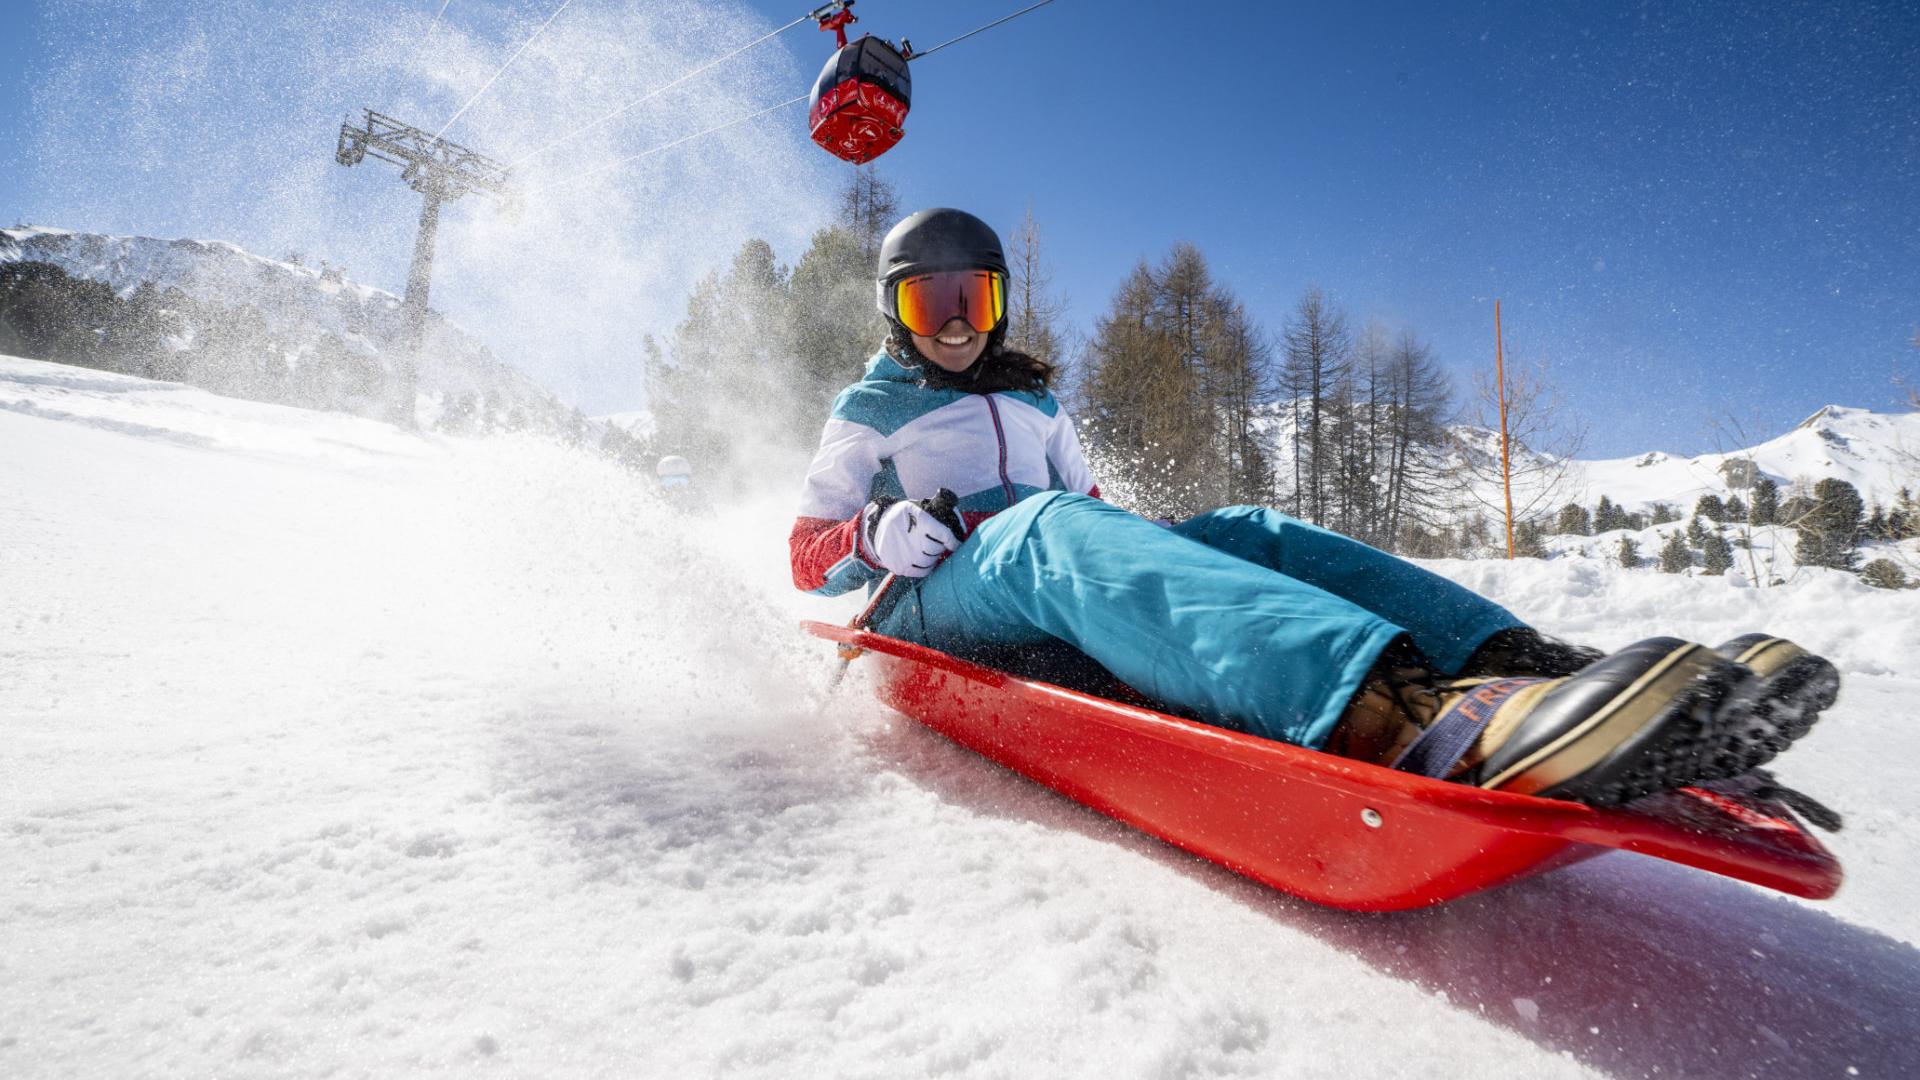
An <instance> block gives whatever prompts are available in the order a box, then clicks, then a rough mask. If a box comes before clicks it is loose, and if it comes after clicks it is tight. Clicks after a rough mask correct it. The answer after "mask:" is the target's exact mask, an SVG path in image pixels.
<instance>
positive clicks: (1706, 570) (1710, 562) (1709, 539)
mask: <svg viewBox="0 0 1920 1080" xmlns="http://www.w3.org/2000/svg"><path fill="white" fill-rule="evenodd" d="M1732 565H1733V545H1731V544H1729V543H1727V538H1726V537H1724V536H1721V535H1720V534H1719V533H1717V532H1710V533H1708V534H1707V535H1706V538H1705V539H1704V540H1702V541H1701V542H1700V572H1701V573H1703V574H1705V575H1707V576H1708V577H1719V576H1720V575H1721V574H1724V573H1726V572H1727V569H1728V568H1729V567H1731V566H1732Z"/></svg>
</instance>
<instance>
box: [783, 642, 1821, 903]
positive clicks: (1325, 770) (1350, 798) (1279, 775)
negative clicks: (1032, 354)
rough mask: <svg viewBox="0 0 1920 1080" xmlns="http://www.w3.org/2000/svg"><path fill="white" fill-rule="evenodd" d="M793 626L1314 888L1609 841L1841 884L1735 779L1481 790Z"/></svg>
mask: <svg viewBox="0 0 1920 1080" xmlns="http://www.w3.org/2000/svg"><path fill="white" fill-rule="evenodd" d="M802 625H803V627H804V629H806V630H807V631H808V632H809V633H812V634H814V635H815V636H817V637H822V638H825V639H827V640H829V641H834V642H838V643H840V645H841V648H842V654H843V655H860V654H865V655H868V656H870V657H871V658H872V662H873V663H874V665H875V666H876V667H877V669H878V671H877V672H876V681H877V685H878V688H879V689H878V694H879V697H880V699H881V700H882V701H883V702H885V703H886V704H887V705H890V706H892V707H893V708H896V709H898V710H900V711H901V712H903V713H905V714H906V715H908V716H910V717H912V718H913V719H915V720H918V721H919V722H921V723H923V724H925V725H926V726H928V727H930V728H932V729H933V730H935V731H937V732H939V733H941V734H942V735H945V736H947V737H948V738H950V739H952V740H953V741H955V742H957V743H959V744H960V745H962V746H965V747H967V748H969V749H971V750H974V751H977V752H979V753H981V754H983V755H985V756H986V757H988V758H990V759H992V760H993V761H996V762H998V763H1000V764H1001V765H1004V766H1006V767H1007V768H1009V769H1012V770H1013V771H1015V772H1017V773H1020V774H1022V775H1023V776H1027V777H1029V778H1031V779H1034V780H1038V781H1039V782H1041V783H1043V784H1045V785H1047V786H1048V787H1050V788H1053V789H1054V790H1056V791H1058V792H1060V793H1061V794H1063V795H1065V796H1067V797H1068V798H1070V799H1073V800H1074V801H1076V802H1080V803H1084V804H1085V805H1087V806H1090V807H1092V808H1094V809H1095V810H1098V811H1100V812H1101V813H1104V814H1106V815H1108V816H1110V817H1113V818H1116V819H1118V820H1120V821H1123V822H1125V823H1127V824H1129V825H1131V826H1133V827H1135V828H1137V829H1140V830H1141V831H1143V832H1146V833H1148V834H1150V835H1153V836H1156V837H1159V838H1160V839H1162V840H1165V841H1167V842H1168V843H1171V844H1174V845H1175V846H1178V847H1181V848H1184V849H1186V850H1188V851H1191V852H1193V853H1194V854H1196V855H1200V856H1202V857H1204V858H1207V859H1210V860H1212V861H1214V862H1217V863H1219V864H1220V865H1222V866H1225V867H1226V868H1228V869H1229V870H1232V871H1234V872H1235V873H1238V874H1242V875H1244V876H1246V877H1249V878H1252V879H1253V880H1255V881H1259V882H1261V883H1263V884H1266V885H1269V886H1272V887H1273V888H1276V889H1279V890H1281V891H1283V892H1288V893H1292V894H1294V895H1295V896H1299V897H1302V898H1304V899H1307V900H1312V901H1314V902H1315V903H1320V904H1326V905H1329V906H1332V907H1337V908H1347V909H1350V910H1355V911H1394V910H1401V909H1405V908H1416V907H1424V906H1427V905H1430V904H1438V903H1441V902H1443V901H1446V900H1452V899H1454V898H1456V897H1460V896H1466V895H1468V894H1470V893H1475V892H1479V891H1480V890H1482V889H1487V888H1491V887H1493V886H1496V885H1500V884H1503V883H1505V882H1509V881H1514V880H1517V879H1519V878H1523V877H1527V876H1530V875H1533V874H1537V873H1541V872H1543V871H1546V870H1552V869H1556V868H1558V867H1562V866H1567V865H1570V864H1572V863H1576V862H1579V861H1581V860H1583V859H1589V858H1592V857H1593V856H1595V855H1600V854H1604V853H1605V852H1606V851H1608V850H1609V849H1616V848H1617V849H1619V850H1622V851H1633V852H1638V853H1640V854H1642V855H1651V856H1653V857H1655V858H1659V859H1666V860H1668V861H1670V862H1676V863H1680V864H1682V865H1685V866H1691V867H1695V868H1697V869H1700V870H1706V871H1709V872H1711V873H1715V874H1723V875H1725V876H1727V877H1731V878H1737V879H1739V880H1741V881H1748V882H1752V883H1754V884H1756V885H1764V886H1766V887H1767V888H1770V889H1777V890H1779V891H1781V892H1785V893H1790V894H1792V895H1794V896H1803V897H1807V898H1809V899H1824V898H1826V897H1829V896H1832V895H1833V894H1834V892H1835V891H1836V890H1837V889H1838V888H1839V887H1840V880H1841V870H1840V864H1839V862H1838V860H1836V859H1835V858H1834V857H1833V855H1832V853H1830V852H1829V851H1827V849H1826V848H1825V847H1824V846H1822V845H1821V843H1820V842H1819V841H1818V840H1816V839H1815V838H1814V837H1813V836H1811V835H1810V834H1809V833H1808V832H1807V830H1806V829H1805V828H1804V827H1803V826H1802V825H1801V824H1800V822H1799V821H1798V820H1797V819H1796V818H1795V817H1794V815H1793V813H1792V812H1791V811H1790V810H1788V809H1787V808H1786V807H1784V806H1782V805H1780V804H1778V803H1775V802H1772V801H1769V800H1765V799H1760V798H1756V797H1754V796H1753V795H1752V794H1750V793H1746V792H1742V791H1741V790H1740V789H1739V788H1738V787H1737V786H1734V785H1717V786H1715V787H1713V788H1711V789H1707V788H1684V789H1681V790H1679V791H1675V792H1668V793H1666V794H1664V795H1659V796H1656V797H1653V798H1650V799H1645V800H1641V801H1639V802H1637V803H1634V804H1633V805H1632V806H1631V807H1630V808H1625V809H1611V810H1607V809H1597V808H1594V807H1590V806H1584V805H1581V804H1579V803H1572V802H1563V801H1560V800H1556V799H1542V798H1537V797H1534V796H1528V795H1515V794H1511V793H1507V792H1499V791H1485V790H1481V789H1479V788H1473V787H1468V786H1465V785H1461V784H1451V783H1446V782H1444V781H1440V780H1430V779H1427V778H1424V777H1420V776H1415V775H1412V774H1410V773H1404V772H1396V771H1394V770H1392V769H1387V768H1382V767H1380V766H1376V765H1369V764H1367V763H1365V762H1360V761H1353V760H1349V759H1346V758H1339V757H1334V756H1332V755H1329V754H1323V753H1320V752H1318V751H1314V750H1307V749H1303V748H1301V747H1297V746H1289V745H1286V744H1284V743H1278V742H1272V741H1269V740H1266V739H1261V738H1257V737H1255V736H1252V735H1244V734H1241V733H1239V732H1234V731H1228V730H1226V729H1224V728H1217V727H1212V726H1210V725H1206V724H1201V723H1196V722H1193V721H1189V720H1183V719H1180V718H1177V717H1173V716H1169V715H1166V714H1165V713H1161V712H1157V711H1154V710H1152V709H1149V708H1143V707H1137V706H1133V705H1125V704H1121V703H1119V702H1116V701H1111V700H1108V699H1105V698H1100V697H1094V696H1092V695H1089V694H1084V693H1079V692H1076V691H1073V690H1068V689H1063V688H1061V687H1058V686H1053V685H1050V684H1048V683H1043V682H1037V681H1032V680H1027V679H1020V678H1015V677H1013V676H1011V675H1006V674H1003V673H1001V672H998V671H994V670H992V669H990V668H985V667H981V666H980V665H978V664H972V663H968V662H966V661H963V660H959V659H957V658H955V657H952V656H949V655H947V654H945V653H941V652H937V651H935V650H933V649H929V648H925V647H923V646H919V645H914V644H911V643H909V642H905V641H899V640H896V639H894V638H889V637H883V636H881V635H879V634H874V633H871V632H868V631H864V630H853V629H849V628H847V627H843V626H835V625H830V624H827V623H820V622H807V623H803V624H802Z"/></svg>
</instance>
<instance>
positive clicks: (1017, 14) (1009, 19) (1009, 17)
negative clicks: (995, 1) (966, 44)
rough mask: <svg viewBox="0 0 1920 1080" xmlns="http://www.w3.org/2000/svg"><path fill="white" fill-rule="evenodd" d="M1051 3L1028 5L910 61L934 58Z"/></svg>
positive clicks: (939, 45) (1046, 1)
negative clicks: (952, 46)
mask: <svg viewBox="0 0 1920 1080" xmlns="http://www.w3.org/2000/svg"><path fill="white" fill-rule="evenodd" d="M1051 3H1053V0H1040V2H1039V3H1037V4H1031V5H1028V6H1027V7H1023V8H1021V9H1020V10H1019V11H1016V12H1014V13H1013V14H1011V15H1006V16H1002V17H1001V18H998V19H995V20H993V21H992V22H990V23H988V24H987V25H985V26H982V27H980V28H979V29H978V30H969V31H967V32H966V33H964V34H961V35H960V36H959V37H957V38H950V39H948V40H946V41H943V42H941V43H940V44H938V45H935V46H934V47H933V48H931V49H928V50H926V51H925V52H915V53H914V54H913V56H911V57H909V60H910V61H911V60H924V59H926V58H927V57H929V56H932V55H933V54H934V53H937V52H939V51H940V50H941V49H944V48H946V47H947V46H949V45H957V44H959V43H960V42H962V41H965V40H967V39H968V38H970V37H972V36H973V35H975V34H982V33H985V32H987V31H988V30H991V29H993V28H994V27H996V26H999V25H1000V24H1001V23H1003V22H1012V21H1013V20H1014V19H1017V18H1019V17H1020V16H1022V15H1025V14H1026V13H1027V12H1029V11H1032V10H1033V9H1034V8H1043V7H1046V6H1047V5H1048V4H1051Z"/></svg>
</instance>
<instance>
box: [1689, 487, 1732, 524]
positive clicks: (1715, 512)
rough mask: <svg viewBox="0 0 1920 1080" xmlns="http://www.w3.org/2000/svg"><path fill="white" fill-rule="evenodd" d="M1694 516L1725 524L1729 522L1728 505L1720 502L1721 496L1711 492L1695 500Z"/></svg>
mask: <svg viewBox="0 0 1920 1080" xmlns="http://www.w3.org/2000/svg"><path fill="white" fill-rule="evenodd" d="M1693 516H1694V517H1696V518H1708V519H1710V520H1712V521H1713V522H1715V523H1716V524H1718V523H1721V522H1724V521H1726V520H1727V504H1726V503H1723V502H1721V501H1720V496H1718V495H1715V494H1713V493H1711V492H1709V493H1707V494H1705V495H1702V496H1700V498H1698V499H1696V500H1694V504H1693Z"/></svg>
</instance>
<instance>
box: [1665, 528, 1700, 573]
mask: <svg viewBox="0 0 1920 1080" xmlns="http://www.w3.org/2000/svg"><path fill="white" fill-rule="evenodd" d="M1691 569H1693V549H1692V548H1690V547H1688V546H1687V538H1686V537H1685V536H1682V535H1681V534H1680V533H1677V532H1675V533H1669V534H1667V542H1666V543H1665V544H1663V545H1661V547H1660V572H1661V573H1663V574H1678V573H1680V572H1682V571H1684V570H1691Z"/></svg>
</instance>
